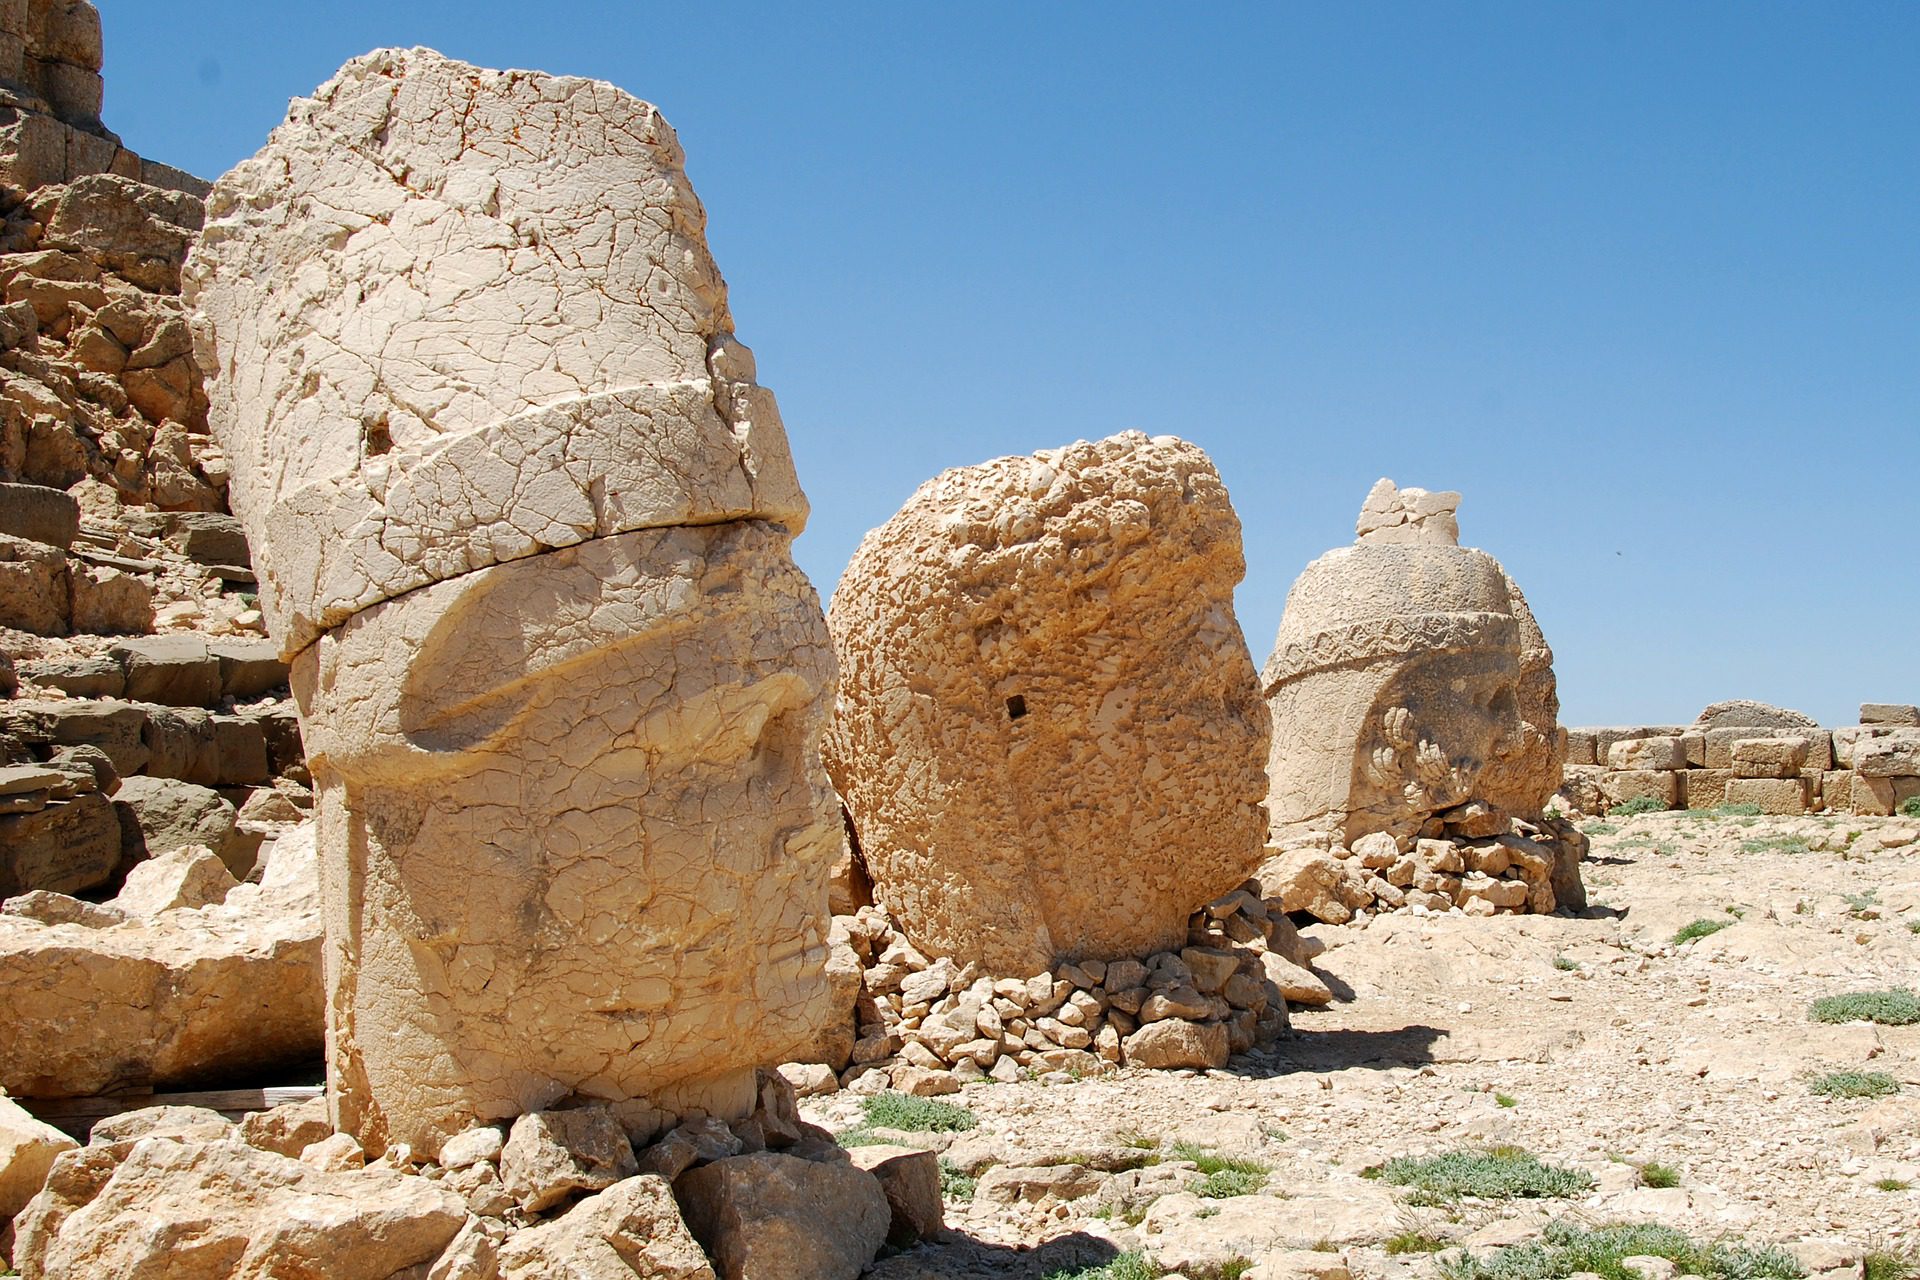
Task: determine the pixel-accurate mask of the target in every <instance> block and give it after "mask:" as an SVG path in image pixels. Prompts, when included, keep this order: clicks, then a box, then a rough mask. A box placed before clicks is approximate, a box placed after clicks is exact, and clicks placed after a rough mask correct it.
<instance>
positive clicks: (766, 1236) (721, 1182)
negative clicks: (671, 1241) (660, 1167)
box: [673, 1152, 893, 1280]
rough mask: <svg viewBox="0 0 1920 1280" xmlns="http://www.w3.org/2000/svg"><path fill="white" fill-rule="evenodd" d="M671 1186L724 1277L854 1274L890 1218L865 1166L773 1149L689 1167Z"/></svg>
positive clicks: (769, 1279)
mask: <svg viewBox="0 0 1920 1280" xmlns="http://www.w3.org/2000/svg"><path fill="white" fill-rule="evenodd" d="M673 1194H674V1197H675V1199H677V1200H678V1201H679V1202H680V1211H681V1213H682V1215H683V1216H684V1217H685V1219H686V1223H687V1226H688V1227H689V1228H690V1229H691V1230H692V1232H693V1236H694V1238H695V1239H696V1240H698V1241H699V1242H700V1244H701V1246H702V1247H703V1248H705V1249H706V1251H707V1256H708V1257H710V1258H712V1259H713V1263H714V1270H715V1272H716V1273H717V1274H718V1275H719V1276H720V1277H721V1280H787V1278H788V1277H793V1276H809V1277H817V1278H818V1280H855V1277H857V1276H858V1275H859V1274H860V1273H861V1271H863V1270H865V1268H866V1266H867V1264H868V1263H870V1262H872V1261H873V1259H874V1256H875V1255H876V1254H878V1253H879V1252H880V1248H881V1246H882V1245H884V1244H885V1243H886V1239H887V1231H888V1228H889V1226H890V1225H891V1223H892V1220H893V1212H892V1210H891V1208H890V1207H889V1206H888V1204H887V1197H886V1194H885V1193H884V1192H883V1191H881V1189H880V1183H879V1180H878V1179H876V1178H875V1177H874V1176H873V1175H872V1174H870V1173H868V1172H867V1171H866V1170H864V1169H860V1168H856V1167H855V1166H854V1165H853V1164H851V1163H839V1162H831V1163H815V1162H814V1161H811V1160H802V1159H799V1158H798V1157H795V1156H784V1155H776V1154H774V1153H772V1152H763V1153H761V1154H758V1155H745V1156H733V1157H731V1158H729V1159H726V1160H716V1161H714V1162H713V1163H712V1164H708V1165H702V1166H701V1167H699V1168H698V1169H693V1170H690V1171H689V1172H687V1173H683V1174H681V1175H680V1177H679V1178H677V1179H676V1180H675V1181H674V1184H673Z"/></svg>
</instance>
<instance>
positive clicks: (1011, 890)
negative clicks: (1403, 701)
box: [826, 432, 1267, 976]
mask: <svg viewBox="0 0 1920 1280" xmlns="http://www.w3.org/2000/svg"><path fill="white" fill-rule="evenodd" d="M1244 572H1245V565H1244V562H1243V560H1242V558H1241V551H1240V522H1239V520H1238V519H1237V518H1236V517H1235V515H1234V512H1233V507H1232V505H1231V504H1230V503H1229V502H1228V500H1227V492H1226V488H1225V486H1224V485H1222V484H1221V483H1220V477H1219V475H1218V474H1217V473H1216V472H1215V470H1214V468H1213V464H1212V463H1211V462H1210V461H1209V460H1208V459H1207V456H1206V454H1205V453H1203V452H1202V451H1201V450H1200V449H1199V448H1197V447H1195V446H1194V445H1191V444H1188V443H1186V442H1185V441H1181V440H1176V439H1174V438H1173V437H1171V436H1159V437H1155V438H1153V439H1149V438H1148V437H1146V436H1144V435H1142V434H1140V433H1139V432H1127V433H1124V434H1122V435H1117V436H1113V437H1111V438H1109V439H1106V440H1100V441H1096V442H1094V443H1092V444H1088V443H1085V442H1081V443H1078V444H1073V445H1069V446H1067V447H1065V448H1062V449H1051V450H1047V451H1044V452H1041V453H1038V454H1034V455H1032V456H1030V457H1014V458H999V459H996V460H994V461H992V462H987V463H982V464H981V465H979V466H975V467H961V468H957V469H955V470H952V471H948V472H945V473H943V474H942V475H940V476H937V477H935V478H934V479H933V480H930V481H928V482H927V483H926V484H924V485H922V486H921V487H920V489H919V490H918V491H917V492H916V493H915V494H914V495H913V497H911V498H910V499H908V501H907V504H906V506H905V507H903V508H902V509H901V510H900V512H899V513H898V514H896V515H895V516H894V517H893V518H892V519H891V520H889V521H887V523H886V524H884V525H882V526H881V527H880V528H878V529H875V530H874V531H873V532H872V533H870V534H868V535H867V537H866V539H865V540H864V541H863V542H862V543H861V544H860V548H859V550H858V551H856V552H855V553H854V557H853V560H852V562H851V563H850V564H849V565H848V566H847V570H846V573H845V574H844V575H843V576H842V577H841V579H840V585H839V587H838V588H837V589H836V590H835V592H834V596H833V602H832V608H831V610H830V612H829V625H830V627H831V629H832V632H833V638H834V644H835V646H836V649H837V650H838V655H839V658H840V664H841V681H840V691H839V695H838V698H837V700H836V709H835V714H834V720H833V725H832V728H831V730H830V731H829V734H828V739H827V747H826V749H827V767H828V770H829V772H830V773H831V774H832V776H833V778H834V781H835V783H836V784H837V785H838V787H839V789H840V793H841V795H842V796H843V797H845V799H846V803H847V806H848V809H849V811H850V812H851V814H852V816H853V821H854V825H855V827H856V829H857V831H858V834H859V838H860V847H861V851H862V853H863V854H864V856H865V859H866V863H867V867H868V869H869V871H870V872H871V874H872V876H873V883H874V894H875V897H876V898H877V899H878V900H879V901H880V902H881V903H882V904H883V905H884V906H886V907H887V908H888V909H889V910H890V911H891V912H892V913H893V915H894V917H895V918H896V919H897V920H898V921H899V923H900V925H901V927H902V929H903V930H904V931H905V932H906V934H907V936H908V937H910V938H912V939H913V941H914V942H915V943H916V944H917V945H918V946H919V947H921V948H922V949H923V950H925V951H927V952H928V954H930V955H939V956H951V957H953V958H955V959H957V960H961V961H977V962H979V963H980V964H981V965H983V966H984V967H985V969H986V970H987V971H988V972H989V973H992V974H998V975H1003V976H1013V975H1020V976H1024V975H1028V974H1033V973H1037V972H1039V971H1041V970H1043V969H1046V968H1048V967H1049V966H1051V965H1053V964H1055V963H1056V962H1058V961H1061V960H1076V959H1113V958H1118V957H1132V956H1140V955H1144V954H1147V953H1150V952H1153V951H1156V950H1160V949H1163V948H1166V947H1170V946H1179V945H1181V944H1183V943H1184V941H1185V938H1186V929H1187V917H1188V915H1189V913H1190V912H1192V911H1193V910H1194V909H1195V908H1197V907H1199V906H1201V905H1203V904H1205V903H1207V902H1209V901H1211V900H1212V899H1214V898H1215V897H1218V896H1219V895H1221V894H1223V893H1226V892H1228V891H1229V890H1231V889H1232V888H1234V886H1236V885H1237V884H1239V883H1240V882H1241V881H1242V880H1244V879H1245V878H1246V877H1247V876H1248V875H1249V874H1250V873H1251V872H1252V871H1253V869H1254V868H1255V867H1256V866H1257V865H1258V864H1259V862H1260V859H1261V856H1262V843H1263V836H1264V832H1265V826H1266V820H1265V816H1264V814H1263V812H1262V810H1261V807H1260V800H1261V796H1262V795H1263V794H1264V793H1265V790H1266V779H1265V776H1264V775H1263V773H1262V771H1261V763H1262V761H1263V759H1264V757H1265V754H1266V740H1267V717H1266V710H1265V708H1264V707H1263V706H1262V705H1261V702H1260V698H1259V688H1258V683H1257V680H1256V678H1255V675H1254V670H1253V662H1252V659H1251V658H1250V657H1249V655H1248V653H1247V646H1246V641H1245V640H1244V639H1243V638H1242V636H1241V633H1240V626H1239V624H1238V623H1237V622H1236V621H1235V619H1234V616H1233V588H1234V585H1235V584H1236V583H1238V582H1239V580H1240V578H1241V577H1242V575H1243V574H1244Z"/></svg>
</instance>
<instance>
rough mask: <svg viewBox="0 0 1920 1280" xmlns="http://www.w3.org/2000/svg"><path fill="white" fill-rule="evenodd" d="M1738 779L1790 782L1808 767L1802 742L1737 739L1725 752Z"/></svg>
mask: <svg viewBox="0 0 1920 1280" xmlns="http://www.w3.org/2000/svg"><path fill="white" fill-rule="evenodd" d="M1727 755H1728V758H1729V759H1730V760H1731V761H1732V764H1733V773H1734V776H1735V777H1738V778H1791V777H1795V776H1797V775H1798V774H1799V773H1800V771H1801V770H1803V769H1805V768H1806V767H1807V740H1806V739H1805V738H1798V737H1794V738H1740V739H1738V740H1736V741H1735V742H1734V743H1733V744H1732V745H1731V746H1730V747H1729V748H1728V749H1727Z"/></svg>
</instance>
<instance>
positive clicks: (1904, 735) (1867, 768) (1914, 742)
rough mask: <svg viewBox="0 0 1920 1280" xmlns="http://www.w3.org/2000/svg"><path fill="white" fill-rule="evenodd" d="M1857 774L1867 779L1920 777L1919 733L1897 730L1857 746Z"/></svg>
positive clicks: (1855, 768)
mask: <svg viewBox="0 0 1920 1280" xmlns="http://www.w3.org/2000/svg"><path fill="white" fill-rule="evenodd" d="M1853 767H1854V771H1855V772H1857V773H1859V774H1860V775H1861V776H1862V777H1866V778H1911V777H1916V776H1920V730H1915V729H1897V730H1894V731H1893V732H1892V733H1889V734H1887V735H1886V736H1884V737H1878V738H1867V739H1863V740H1861V741H1859V742H1857V743H1855V744H1854V748H1853Z"/></svg>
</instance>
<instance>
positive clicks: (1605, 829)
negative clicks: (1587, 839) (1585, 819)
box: [1580, 822, 1620, 836]
mask: <svg viewBox="0 0 1920 1280" xmlns="http://www.w3.org/2000/svg"><path fill="white" fill-rule="evenodd" d="M1580 834H1581V835H1587V836H1614V835H1619V834H1620V828H1618V827H1616V826H1614V825H1613V824H1612V823H1611V822H1589V823H1587V824H1586V825H1585V826H1583V827H1581V828H1580Z"/></svg>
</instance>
